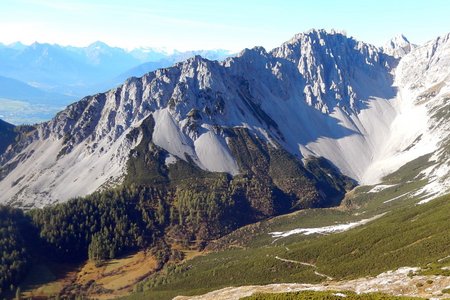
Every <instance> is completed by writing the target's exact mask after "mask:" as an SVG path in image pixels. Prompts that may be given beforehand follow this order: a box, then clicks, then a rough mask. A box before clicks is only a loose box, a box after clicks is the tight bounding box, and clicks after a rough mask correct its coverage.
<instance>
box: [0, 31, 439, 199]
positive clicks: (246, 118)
mask: <svg viewBox="0 0 450 300" xmlns="http://www.w3.org/2000/svg"><path fill="white" fill-rule="evenodd" d="M437 41H438V42H434V43H437V44H436V45H435V44H433V43H432V42H430V44H427V45H425V46H423V47H419V48H417V49H414V50H412V51H411V53H409V54H407V55H405V56H404V57H403V58H402V59H401V60H400V65H399V67H397V64H398V63H399V60H398V59H396V58H395V57H392V56H390V55H388V54H386V53H384V52H383V51H381V50H380V49H378V48H376V47H374V46H372V45H369V44H365V43H363V42H358V41H356V40H354V39H353V38H349V37H346V36H345V35H343V34H340V33H335V32H326V31H323V30H311V31H309V32H306V33H302V34H298V35H296V36H295V37H293V38H292V39H291V40H290V41H288V42H286V43H285V44H283V45H282V46H280V47H279V48H275V49H273V50H272V51H270V52H267V51H265V50H264V49H263V48H261V47H256V48H253V49H246V50H244V51H242V52H241V53H240V54H239V55H238V56H236V57H232V58H229V59H226V60H225V61H223V62H216V61H209V60H206V59H203V58H201V57H199V56H195V57H193V58H190V59H188V60H186V61H184V62H181V63H177V64H175V65H174V66H173V67H171V68H165V69H159V70H157V71H155V72H151V73H148V74H146V75H144V76H143V77H142V78H130V79H128V80H127V81H126V82H125V83H124V84H123V85H122V86H120V87H118V88H116V89H113V90H110V91H108V92H106V93H102V94H97V95H93V96H88V97H85V98H84V99H82V100H81V101H79V102H77V103H74V104H72V105H70V106H69V107H68V108H67V109H66V110H64V111H62V112H61V113H59V114H58V115H57V116H56V117H55V118H54V119H53V120H51V121H49V122H46V123H43V124H39V125H37V126H36V129H35V130H34V131H33V132H30V133H28V134H27V135H25V136H24V137H23V138H22V139H21V140H20V141H19V142H18V143H17V144H15V145H13V147H10V148H9V150H8V151H7V152H6V153H5V154H4V155H2V156H1V158H0V165H1V167H2V170H3V171H2V174H3V176H2V177H3V178H2V180H1V181H0V188H1V189H2V190H3V191H5V192H4V193H3V194H2V195H1V196H0V201H1V202H2V203H10V204H14V205H19V206H43V205H46V204H49V203H53V202H59V201H65V200H67V199H69V198H71V197H74V196H80V195H86V194H89V193H92V192H94V191H96V190H98V189H101V188H105V187H108V186H112V185H115V184H117V183H120V182H122V181H123V180H124V178H125V176H126V174H127V167H128V166H127V162H128V161H129V155H130V153H131V152H132V149H134V148H135V147H136V146H137V145H139V144H140V142H141V140H142V138H143V136H144V131H142V130H136V129H137V128H140V127H141V125H142V122H143V121H144V120H146V119H148V118H149V116H151V118H152V119H153V120H154V128H153V131H152V136H151V139H149V141H151V143H152V144H154V145H155V146H157V147H159V148H160V149H163V150H164V151H165V153H166V154H165V155H164V165H165V166H170V165H171V164H174V163H176V162H179V161H184V162H188V163H191V164H193V165H195V166H196V167H199V168H200V169H202V170H205V171H210V172H225V173H228V174H231V175H234V176H235V175H238V174H245V173H246V168H247V169H250V170H251V169H254V168H255V166H254V165H252V164H254V163H258V162H259V161H252V162H251V164H250V165H247V166H246V165H245V164H244V161H245V159H243V158H242V157H240V156H242V155H243V154H242V153H245V152H242V151H241V150H242V149H241V148H236V145H237V144H239V142H238V141H239V138H236V136H239V135H242V134H244V133H245V134H247V135H248V137H246V138H245V144H246V143H247V142H248V141H249V140H251V139H255V138H256V139H258V141H260V143H261V145H266V146H264V147H269V148H270V149H273V150H270V149H269V150H267V149H265V150H261V149H259V150H258V152H259V153H264V151H265V152H268V151H269V152H270V151H278V150H280V151H284V152H285V153H286V154H289V155H291V156H292V158H293V159H294V160H296V161H298V162H300V160H303V163H300V166H301V167H302V168H304V166H306V161H307V159H308V158H309V157H321V156H322V157H324V158H326V159H327V160H328V161H330V162H331V163H332V164H333V165H334V166H336V167H337V168H338V169H339V170H340V172H342V173H343V174H345V175H347V176H349V177H351V178H353V179H355V180H357V181H359V182H360V183H363V184H364V183H375V182H377V181H378V180H379V179H380V178H381V177H382V176H383V175H386V174H388V173H389V172H392V171H394V170H395V169H396V168H398V167H400V166H401V164H400V163H402V162H407V161H408V159H413V158H416V157H418V156H420V155H423V154H425V153H429V152H433V151H434V150H436V147H437V146H436V143H431V144H430V143H428V142H427V143H426V145H427V146H426V147H418V146H416V145H415V144H414V141H415V140H416V139H417V138H418V137H419V136H420V134H423V133H422V129H419V128H416V127H414V128H409V127H408V128H407V129H406V130H405V128H403V127H402V128H399V127H398V124H403V123H401V120H402V116H404V115H405V114H406V113H407V112H408V107H409V108H411V107H412V108H413V109H412V110H413V111H418V110H420V111H424V112H425V117H424V118H422V119H421V120H425V121H424V122H425V124H428V123H427V122H428V120H429V119H428V113H427V112H428V111H429V110H432V109H431V108H430V106H427V108H424V105H425V104H421V103H414V102H413V101H411V99H412V98H410V97H409V96H407V95H406V91H411V90H412V87H411V86H410V85H409V84H412V82H413V81H414V80H416V77H414V78H411V76H413V75H411V74H415V73H414V72H408V73H406V72H403V71H401V70H403V69H404V68H411V69H414V70H417V72H420V71H419V70H418V69H419V68H421V66H422V65H421V64H420V63H419V64H418V63H416V62H414V63H407V62H408V61H412V60H414V58H415V56H417V55H418V56H420V57H418V59H420V60H421V61H426V60H427V59H428V56H430V55H431V56H433V55H432V54H433V53H434V54H435V57H436V59H437V57H444V58H445V57H447V56H448V54H447V53H448V52H446V51H445V49H446V48H443V47H447V46H448V42H447V41H446V39H445V37H444V38H440V39H438V40H437ZM424 47H425V48H426V49H428V50H423V49H425V48H424ZM439 49H444V50H442V51H441V50H439ZM439 51H441V52H442V53H441V52H439ZM421 53H423V54H421ZM426 53H428V54H426ZM425 54H426V55H428V56H425ZM438 54H439V55H438ZM444 58H442V59H441V61H439V63H436V68H441V69H440V70H441V72H440V73H443V74H447V75H448V73H445V70H448V68H447V69H445V66H446V64H447V63H448V60H447V59H444ZM431 62H433V61H431ZM426 65H427V63H425V65H424V66H426ZM399 72H402V73H399ZM402 74H409V75H408V76H410V77H407V76H403V75H402ZM434 76H435V75H434V73H433V74H432V73H430V75H429V76H426V77H424V78H428V77H430V80H429V81H430V82H434V78H431V77H434ZM423 80H426V79H423ZM430 82H428V81H427V82H424V83H423V84H426V85H427V86H428V84H430ZM423 89H424V90H425V87H424V88H423ZM416 90H417V89H416ZM417 91H418V90H417ZM440 91H442V92H444V91H445V88H443V89H440ZM439 95H441V94H439ZM429 98H430V99H431V100H433V99H434V96H430V97H429ZM442 99H443V98H442ZM431 100H430V103H433V104H430V105H432V106H433V107H434V105H435V104H434V103H435V101H431ZM405 103H406V104H405ZM399 120H400V121H399ZM396 124H397V125H396ZM393 126H397V127H393ZM418 126H419V125H418ZM442 126H444V125H442ZM442 126H441V125H439V128H442ZM425 127H426V126H425ZM393 129H396V131H395V135H394V134H392V132H393ZM424 130H425V129H424ZM427 132H428V131H427ZM131 133H133V134H132V136H133V138H129V137H130V134H131ZM387 137H389V138H387ZM399 137H400V138H399ZM441 138H445V137H441ZM422 140H425V139H424V138H422ZM149 141H148V142H149ZM387 141H389V143H387ZM424 143H425V142H424ZM409 146H411V147H410V148H408V147H409ZM402 150H403V151H402ZM398 152H402V153H403V154H404V155H403V156H402V159H400V160H396V159H395V157H396V155H395V154H396V153H398ZM283 155H284V154H283ZM244 156H245V155H244ZM389 159H390V162H389V163H385V162H386V161H387V160H389ZM380 164H382V167H380ZM266 168H267V167H266ZM263 170H266V169H264V168H263ZM304 172H305V174H307V176H306V177H307V178H308V176H309V178H312V177H314V176H313V175H311V172H310V171H308V170H306V171H304ZM254 173H255V172H254ZM18 179H20V180H18ZM272 180H273V178H272ZM281 185H284V183H281ZM313 185H315V184H313ZM344 185H345V184H344ZM344 185H342V184H340V187H339V188H338V190H342V187H343V186H344ZM315 186H316V188H317V185H315ZM286 190H287V189H286Z"/></svg>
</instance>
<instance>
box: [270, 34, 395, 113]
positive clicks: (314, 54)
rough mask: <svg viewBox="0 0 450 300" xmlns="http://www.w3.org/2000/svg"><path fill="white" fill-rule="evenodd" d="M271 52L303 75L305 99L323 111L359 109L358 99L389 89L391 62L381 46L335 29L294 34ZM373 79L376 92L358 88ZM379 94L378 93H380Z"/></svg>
mask: <svg viewBox="0 0 450 300" xmlns="http://www.w3.org/2000/svg"><path fill="white" fill-rule="evenodd" d="M271 54H272V55H273V56H274V57H276V58H279V59H284V60H287V61H290V62H292V63H294V64H295V65H296V67H297V69H298V72H299V73H300V76H301V77H303V78H304V80H305V85H304V89H303V93H304V95H305V100H306V102H307V103H308V104H309V105H311V106H314V107H315V108H317V109H319V110H321V111H322V112H324V113H328V112H331V111H332V110H333V108H334V107H336V106H340V107H343V108H345V109H347V110H348V111H357V110H359V109H360V105H359V104H358V103H357V99H366V98H367V96H368V94H373V93H376V90H377V89H378V90H379V91H383V93H386V92H389V91H387V90H386V86H389V85H390V82H391V78H390V77H391V76H390V75H389V71H390V69H391V68H392V63H391V62H390V61H389V59H388V58H386V57H385V55H384V54H383V53H381V52H380V50H379V49H378V48H376V47H375V46H373V45H370V44H366V43H363V42H358V41H356V40H354V39H353V38H351V37H347V36H346V35H345V34H343V33H340V32H336V31H330V32H328V31H325V30H310V31H308V32H305V33H300V34H297V35H295V36H294V37H293V38H292V39H291V40H289V41H288V42H286V43H284V44H283V45H282V46H281V47H278V48H275V49H273V50H272V51H271ZM363 80H364V81H367V80H369V81H372V82H373V85H372V86H373V88H374V89H373V91H367V90H366V89H361V88H359V87H360V86H363V85H364V84H362V82H361V81H363ZM378 93H379V92H378Z"/></svg>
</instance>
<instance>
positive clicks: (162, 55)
mask: <svg viewBox="0 0 450 300" xmlns="http://www.w3.org/2000/svg"><path fill="white" fill-rule="evenodd" d="M196 54H200V55H202V56H204V57H206V58H209V59H212V60H216V59H217V60H221V59H223V58H225V57H227V56H229V55H230V52H229V51H227V50H222V49H218V50H198V51H186V52H180V51H174V52H173V53H167V52H164V51H162V50H155V49H151V48H139V49H133V50H131V51H127V50H125V49H122V48H117V47H110V46H108V45H107V44H105V43H103V42H95V43H92V44H91V45H89V46H87V47H72V46H60V45H57V44H45V43H44V44H41V43H33V44H31V45H29V46H27V45H23V44H21V43H13V44H10V45H3V44H0V99H9V100H11V99H13V100H22V101H25V102H27V103H31V104H51V105H53V106H55V107H61V106H65V105H67V104H69V103H70V102H72V101H75V100H77V99H79V98H81V97H82V96H85V95H88V94H95V93H98V92H102V91H105V90H108V89H110V88H113V87H115V86H116V85H118V84H120V83H121V82H123V81H124V80H125V79H126V78H128V77H132V76H142V75H144V74H145V73H147V72H150V71H154V70H156V69H158V68H164V67H169V66H171V65H173V64H174V63H176V62H178V61H181V60H184V59H186V58H188V57H190V56H194V55H196ZM0 106H1V105H0ZM10 113H12V114H16V113H17V112H15V111H13V112H10V111H4V110H2V109H1V108H0V115H8V114H10ZM55 113H56V111H55Z"/></svg>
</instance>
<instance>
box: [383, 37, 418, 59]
mask: <svg viewBox="0 0 450 300" xmlns="http://www.w3.org/2000/svg"><path fill="white" fill-rule="evenodd" d="M415 47H416V46H415V45H414V44H411V43H410V42H409V41H408V39H407V38H406V37H405V36H404V35H403V34H399V35H396V36H394V37H393V38H392V39H390V40H389V41H388V42H387V43H386V44H385V45H384V46H383V47H382V49H383V52H384V53H386V54H388V55H390V56H393V57H395V58H401V57H403V56H405V55H406V54H408V53H409V52H411V50H412V49H414V48H415Z"/></svg>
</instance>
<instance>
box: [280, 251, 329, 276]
mask: <svg viewBox="0 0 450 300" xmlns="http://www.w3.org/2000/svg"><path fill="white" fill-rule="evenodd" d="M275 259H278V260H281V261H284V262H288V263H293V264H300V265H303V266H308V267H311V268H314V274H316V275H317V276H320V277H324V278H326V279H327V280H333V277H331V276H328V275H326V274H323V273H319V272H318V271H317V266H316V265H314V264H310V263H307V262H302V261H297V260H291V259H285V258H281V257H279V256H275Z"/></svg>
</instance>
